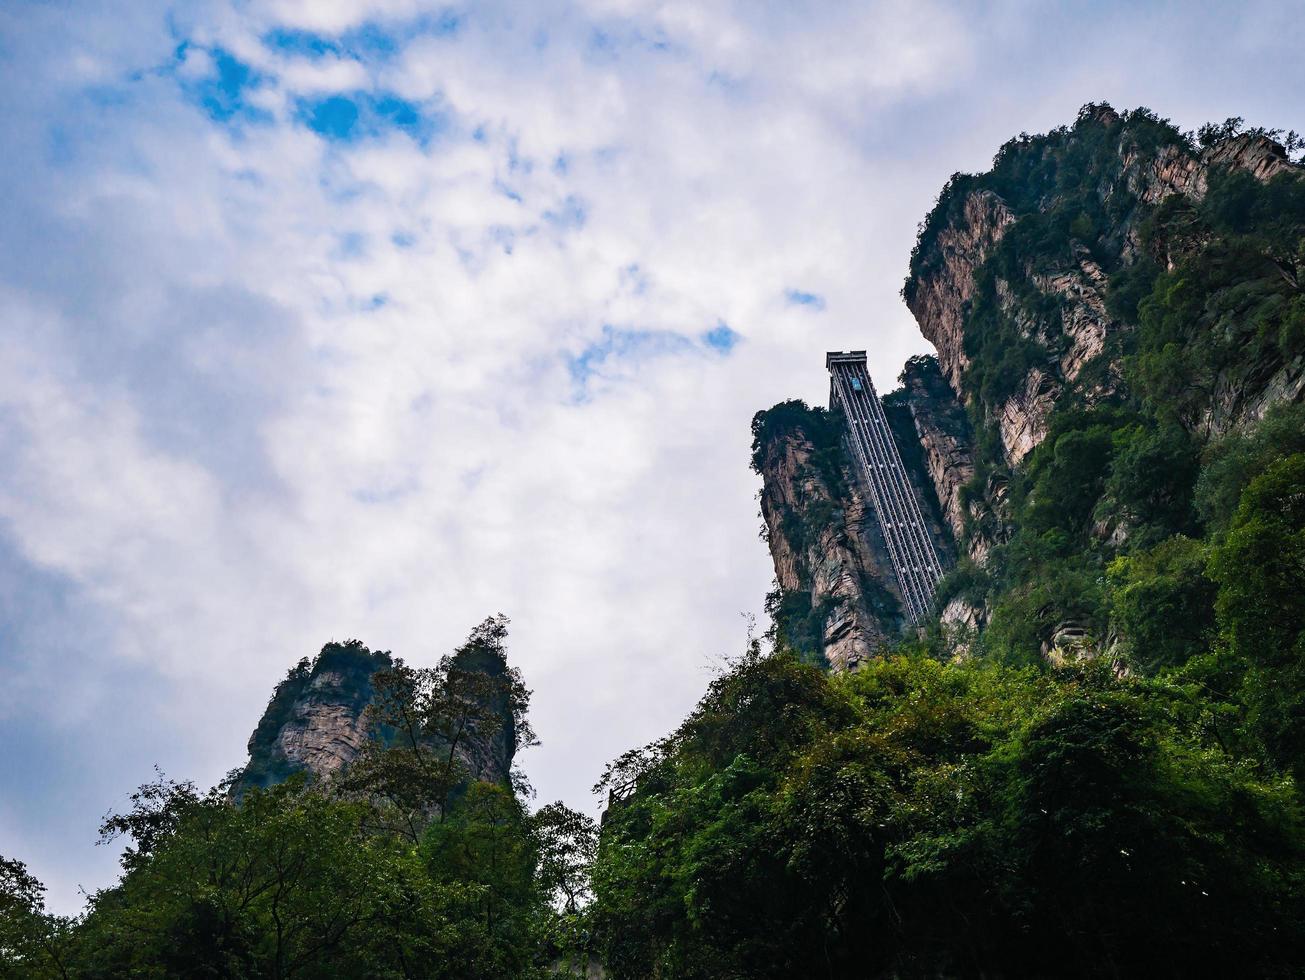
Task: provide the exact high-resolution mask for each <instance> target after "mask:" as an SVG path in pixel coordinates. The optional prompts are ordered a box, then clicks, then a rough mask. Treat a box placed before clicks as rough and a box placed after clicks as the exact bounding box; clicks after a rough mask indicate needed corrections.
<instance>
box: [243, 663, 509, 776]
mask: <svg viewBox="0 0 1305 980" xmlns="http://www.w3.org/2000/svg"><path fill="white" fill-rule="evenodd" d="M467 656H475V655H474V654H459V657H463V658H464V659H465V657H467ZM391 666H392V660H391V658H390V654H388V653H385V652H382V651H376V652H373V651H371V650H368V649H367V647H365V646H364V645H363V644H362V643H360V642H359V641H357V640H350V641H348V642H347V643H328V644H327V645H326V646H324V647H322V650H321V652H320V653H319V654H318V655H317V657H316V658H315V659H313V660H311V661H310V660H309V659H308V658H304V659H303V660H301V661H300V662H299V664H298V665H297V666H296V667H294V668H293V669H292V670H291V671H290V673H289V674H288V675H287V676H286V678H285V679H284V680H283V681H281V683H280V684H278V685H277V688H276V691H275V692H274V693H273V695H272V698H271V700H270V701H269V702H268V705H267V709H266V710H265V711H264V712H263V717H262V719H261V720H260V721H259V723H258V727H257V728H255V729H254V733H253V734H252V735H251V736H250V737H249V762H248V764H247V765H246V766H245V769H244V772H243V774H242V775H241V778H240V781H239V783H238V784H237V787H236V794H237V796H238V795H240V794H242V793H244V792H245V791H246V790H248V789H250V788H252V787H267V786H272V785H275V784H277V783H280V782H283V781H284V780H286V779H287V778H289V777H290V776H291V775H293V774H295V773H300V772H302V773H307V774H308V775H309V776H310V777H312V778H315V779H328V778H330V777H332V776H335V775H337V774H338V773H340V772H341V771H342V770H343V769H344V768H345V767H347V766H348V765H349V763H351V762H352V761H353V760H354V759H356V758H357V757H358V755H359V753H360V752H361V751H362V749H363V747H364V746H365V745H366V744H367V741H368V740H369V739H370V738H372V737H373V733H372V732H371V730H370V725H369V720H368V718H367V714H366V711H367V707H368V705H370V704H371V703H372V700H373V697H374V695H375V692H374V690H373V687H372V675H373V674H375V673H376V672H377V671H382V670H387V669H388V668H390V667H391ZM462 666H463V667H464V668H465V669H468V670H479V671H483V672H485V673H488V674H491V675H495V674H499V673H502V671H503V670H504V669H505V667H504V665H503V664H502V662H501V660H499V659H497V658H493V657H489V658H488V659H486V660H485V662H480V661H477V662H474V663H471V662H468V663H464V664H462ZM495 710H496V711H498V712H499V713H500V714H501V715H502V716H503V720H502V722H501V723H500V724H497V725H495V726H492V728H493V730H491V731H487V732H476V733H473V735H472V737H471V738H469V739H467V740H465V742H464V743H463V744H462V745H461V746H460V747H459V751H458V752H457V757H458V758H459V760H460V761H461V763H462V764H463V766H464V768H465V770H466V771H467V773H468V774H469V776H470V777H471V778H473V779H485V780H489V781H492V782H504V781H506V780H507V779H508V775H509V773H510V771H511V768H512V754H513V746H514V744H515V743H514V739H513V729H512V716H511V712H510V710H508V709H507V707H506V705H501V706H495Z"/></svg>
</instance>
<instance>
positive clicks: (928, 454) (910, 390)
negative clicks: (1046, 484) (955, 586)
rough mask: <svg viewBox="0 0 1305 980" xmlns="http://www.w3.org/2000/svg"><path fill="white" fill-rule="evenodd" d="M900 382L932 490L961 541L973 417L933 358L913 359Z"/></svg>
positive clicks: (966, 510) (971, 463) (966, 515)
mask: <svg viewBox="0 0 1305 980" xmlns="http://www.w3.org/2000/svg"><path fill="white" fill-rule="evenodd" d="M902 384H903V388H904V392H905V402H906V405H907V408H908V409H909V410H910V413H911V421H912V423H913V425H914V428H915V436H916V438H917V439H918V440H919V443H920V448H921V451H922V454H923V458H924V468H925V472H926V473H927V474H928V476H929V485H930V490H931V491H932V493H933V496H934V497H935V498H936V500H937V502H938V506H939V510H940V512H941V515H942V518H943V520H945V521H946V522H947V526H948V528H949V529H950V530H951V534H952V537H953V539H954V540H957V541H959V540H961V539H962V537H963V536H964V534H965V529H966V523H967V519H968V518H969V516H970V511H969V508H968V507H967V506H966V505H965V503H964V502H963V500H962V493H961V488H962V487H963V486H965V485H966V484H967V483H969V482H970V481H971V480H972V479H974V438H973V435H972V434H971V432H970V423H969V420H968V419H967V418H966V417H965V409H964V408H963V407H962V406H961V403H960V401H959V400H958V399H957V397H956V392H955V391H953V390H952V387H951V385H950V384H948V383H947V379H946V378H945V377H943V374H942V371H941V370H940V366H939V363H938V361H937V360H935V359H934V358H931V357H913V358H911V360H909V361H908V362H907V363H906V367H905V369H904V370H903V371H902Z"/></svg>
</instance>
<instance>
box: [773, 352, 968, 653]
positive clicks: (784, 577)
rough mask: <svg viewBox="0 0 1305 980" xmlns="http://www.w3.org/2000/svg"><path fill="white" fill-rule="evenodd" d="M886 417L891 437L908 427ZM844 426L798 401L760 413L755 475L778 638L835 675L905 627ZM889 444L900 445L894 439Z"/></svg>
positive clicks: (892, 413) (916, 459) (915, 459)
mask: <svg viewBox="0 0 1305 980" xmlns="http://www.w3.org/2000/svg"><path fill="white" fill-rule="evenodd" d="M934 370H935V376H937V369H936V368H935V369H934ZM938 377H939V379H940V376H938ZM944 386H945V383H944ZM886 401H887V400H886ZM885 408H886V411H887V414H888V417H889V422H890V425H893V426H894V429H895V430H900V429H901V428H902V427H903V426H906V427H908V428H909V426H910V425H911V421H910V420H911V416H910V414H909V413H907V411H906V409H905V408H904V407H903V406H901V405H897V404H894V405H889V404H886V405H885ZM841 424H842V423H841V419H840V418H838V417H836V416H832V415H830V414H829V413H827V412H825V411H823V410H822V409H814V410H813V409H809V408H807V407H806V406H805V405H803V404H801V403H800V402H786V403H784V404H782V405H777V406H776V407H775V408H773V409H771V410H770V411H769V412H761V413H758V416H757V420H755V421H754V423H753V426H754V432H755V433H756V434H757V440H756V443H755V446H754V466H755V468H756V470H757V472H758V473H760V475H761V477H762V492H761V516H762V519H763V520H764V522H765V536H766V539H767V541H768V543H769V545H770V553H771V557H772V558H773V559H774V563H775V580H776V585H777V589H776V591H775V593H773V594H772V596H771V603H770V605H771V612H772V615H773V616H774V618H775V624H776V628H777V632H778V634H779V635H778V639H779V640H780V641H781V642H783V643H785V644H786V645H788V646H790V647H793V648H795V649H798V650H800V651H802V652H804V653H807V654H809V655H812V656H819V657H821V658H822V659H823V661H824V662H825V663H827V664H828V665H829V666H830V667H831V668H832V669H834V670H849V669H853V668H855V667H856V665H857V664H859V663H861V662H862V661H864V660H865V659H867V658H868V657H872V656H875V655H876V654H877V653H879V652H880V650H881V649H882V648H883V647H884V646H885V645H886V644H887V643H888V642H889V640H890V639H894V638H896V637H897V636H898V635H899V634H900V632H901V630H902V627H903V625H904V619H903V614H902V605H901V595H900V592H899V590H898V584H897V580H896V577H895V575H894V573H893V567H892V563H891V561H890V560H889V557H888V550H887V545H886V544H885V542H884V538H883V532H882V530H881V529H880V527H879V522H878V519H877V518H876V517H875V514H874V510H873V508H872V507H871V505H870V504H869V502H868V500H867V499H866V497H865V495H864V493H863V491H862V489H861V486H860V483H859V481H858V480H857V479H856V478H855V475H854V473H853V471H852V466H851V461H850V459H849V458H848V456H847V453H846V451H845V448H844V445H843V441H842V433H841V429H840V427H841ZM914 436H915V434H914V432H913V431H911V432H910V438H911V440H912V443H911V444H908V445H901V448H902V450H903V452H902V456H903V462H904V464H905V465H906V467H907V472H908V475H909V476H910V477H911V480H912V483H913V485H914V486H915V489H916V493H917V497H918V498H919V503H920V507H921V511H922V512H923V513H924V514H925V515H926V520H929V518H928V515H930V514H936V513H937V505H936V502H935V501H934V500H932V496H933V490H932V486H933V484H932V481H931V478H930V474H929V473H928V472H926V470H925V465H924V462H923V454H922V453H921V452H919V447H918V446H916V445H914ZM896 438H897V439H898V442H899V445H900V444H901V443H902V441H903V440H902V433H901V432H900V431H897V432H896ZM929 523H931V525H932V527H931V530H932V532H933V535H934V539H935V547H937V548H938V549H939V552H940V556H941V557H942V558H943V560H944V562H947V561H948V560H949V559H950V555H951V548H952V544H951V536H950V534H949V533H948V531H947V529H946V527H945V526H944V525H943V524H942V522H940V521H938V520H937V519H934V520H931V521H929Z"/></svg>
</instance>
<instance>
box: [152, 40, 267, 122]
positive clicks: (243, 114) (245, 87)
mask: <svg viewBox="0 0 1305 980" xmlns="http://www.w3.org/2000/svg"><path fill="white" fill-rule="evenodd" d="M189 48H190V44H189V43H188V42H187V43H183V44H181V45H180V46H178V48H177V51H176V60H177V61H178V62H180V61H181V60H183V59H184V58H185V56H186V52H187V51H188V50H189ZM208 54H209V57H210V58H212V59H213V68H214V73H213V74H211V75H209V76H208V77H207V78H202V79H200V80H198V81H183V82H182V83H181V88H182V91H183V92H185V93H186V95H187V97H189V98H190V100H191V101H193V102H194V103H196V104H197V105H198V106H199V107H200V108H201V109H203V110H204V112H205V114H207V115H208V117H209V118H210V119H212V120H214V121H215V122H220V123H226V124H227V125H234V124H236V123H239V122H271V121H272V116H271V114H270V113H268V112H267V110H265V109H260V108H259V107H257V106H255V105H252V104H251V103H250V102H249V100H248V95H249V93H250V92H251V91H253V90H255V89H258V88H260V87H262V86H263V85H264V84H266V81H267V80H266V79H265V78H264V77H263V76H262V75H260V74H259V73H258V72H256V71H254V69H253V68H251V67H250V66H249V65H247V64H245V63H244V62H243V61H241V60H240V59H239V58H237V57H236V56H235V55H233V54H231V52H229V51H226V50H224V49H222V48H209V49H208Z"/></svg>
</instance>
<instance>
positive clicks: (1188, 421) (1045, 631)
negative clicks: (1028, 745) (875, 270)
mask: <svg viewBox="0 0 1305 980" xmlns="http://www.w3.org/2000/svg"><path fill="white" fill-rule="evenodd" d="M1281 135H1282V134H1280V133H1278V132H1276V131H1264V130H1252V131H1247V132H1243V131H1242V128H1241V124H1240V120H1229V121H1228V122H1226V123H1224V124H1222V125H1217V126H1207V127H1203V128H1202V129H1201V130H1200V131H1199V132H1198V133H1196V134H1185V133H1182V132H1180V131H1178V130H1177V129H1175V128H1174V127H1173V126H1172V125H1171V124H1169V123H1168V122H1166V121H1165V120H1163V119H1160V118H1158V117H1157V116H1155V115H1154V114H1153V113H1151V112H1149V111H1148V110H1145V109H1138V110H1134V111H1132V112H1125V113H1118V112H1116V111H1115V110H1114V109H1112V108H1110V107H1109V106H1106V105H1089V106H1085V107H1084V109H1083V110H1082V111H1081V112H1080V114H1079V116H1078V119H1077V120H1076V121H1075V122H1074V123H1073V124H1072V125H1070V126H1065V127H1061V128H1059V129H1056V130H1053V131H1052V132H1050V133H1047V134H1044V135H1040V136H1029V135H1027V134H1021V135H1020V136H1019V137H1017V138H1016V139H1013V140H1011V141H1009V142H1008V143H1007V144H1006V145H1004V146H1003V147H1002V148H1001V150H1000V151H999V152H998V153H997V155H996V157H995V158H994V161H993V166H992V169H991V170H990V171H988V172H986V173H982V174H957V175H955V176H953V177H952V179H951V180H950V181H949V182H948V183H947V185H946V187H945V188H944V189H943V191H942V193H941V194H940V196H939V199H938V202H937V204H936V206H935V207H934V208H933V210H932V211H931V212H930V214H929V215H928V216H927V217H926V219H925V221H924V222H923V223H922V224H921V226H920V232H919V237H918V240H917V244H916V247H915V250H914V251H913V253H912V255H911V261H910V274H909V275H908V277H907V279H906V282H905V285H904V287H903V290H902V295H903V298H904V300H905V301H906V304H907V306H908V308H909V309H910V310H911V312H912V313H913V314H914V316H915V317H916V320H917V321H918V323H919V326H920V330H921V333H922V334H923V335H924V337H925V338H926V339H927V340H929V341H930V342H931V343H932V344H933V345H934V347H935V348H936V350H937V356H936V358H933V357H922V358H913V359H912V360H911V361H910V362H908V364H907V365H906V368H905V370H904V371H903V373H902V376H901V381H902V388H901V389H900V390H899V391H896V392H892V393H890V394H889V395H887V396H886V397H885V398H884V404H885V411H886V413H887V414H888V417H889V421H890V425H892V426H893V428H894V432H895V435H896V437H897V440H898V444H899V447H900V448H901V450H902V455H903V458H904V462H906V463H907V465H908V469H909V470H910V471H911V477H912V481H913V482H914V484H915V486H916V490H917V494H918V495H919V497H920V499H921V501H922V510H923V511H924V512H925V513H926V514H932V515H933V516H934V518H935V519H936V520H935V523H936V525H937V526H936V527H935V538H936V540H937V541H938V544H939V548H940V551H942V553H943V554H944V555H948V556H949V557H952V558H954V557H956V556H959V558H960V561H959V563H957V564H956V567H955V569H954V573H953V574H951V575H949V576H948V577H947V578H946V579H944V582H943V583H942V585H941V587H940V592H941V595H940V597H939V599H938V603H937V606H938V609H937V612H938V614H939V619H940V620H941V622H942V623H943V624H944V626H948V625H950V626H954V627H957V628H958V629H957V630H948V629H944V630H942V631H941V633H942V635H943V638H944V642H943V643H942V645H941V646H940V647H939V649H940V650H942V651H944V652H945V651H946V650H947V649H950V650H951V651H952V652H953V653H955V652H957V651H959V650H964V649H969V648H970V647H971V645H972V644H971V640H972V639H979V640H982V641H983V642H984V643H985V644H986V645H987V646H988V647H989V648H991V649H992V650H995V651H998V652H999V655H1001V656H1014V657H1034V658H1041V659H1043V660H1045V661H1049V662H1052V663H1062V662H1068V661H1069V660H1075V659H1081V658H1082V657H1084V656H1093V655H1098V654H1100V653H1102V652H1105V653H1108V654H1109V655H1110V656H1112V657H1114V656H1115V654H1116V652H1117V651H1118V650H1119V649H1121V641H1120V640H1119V633H1118V631H1117V629H1116V626H1117V624H1115V623H1113V621H1112V619H1111V608H1110V602H1109V600H1108V597H1107V592H1108V590H1109V588H1110V587H1111V585H1110V583H1108V582H1107V576H1106V572H1107V568H1108V567H1109V566H1110V563H1111V561H1112V560H1113V559H1114V558H1115V557H1117V556H1120V555H1126V554H1129V553H1130V552H1131V551H1133V550H1144V549H1146V548H1149V547H1152V546H1155V545H1156V544H1157V542H1162V541H1164V540H1165V539H1166V538H1169V537H1175V536H1176V537H1180V538H1181V537H1183V536H1188V535H1197V534H1199V533H1201V530H1202V521H1203V520H1204V519H1205V518H1204V517H1203V516H1202V514H1201V513H1200V508H1199V507H1198V506H1197V505H1196V504H1195V503H1194V497H1193V494H1194V492H1195V491H1194V483H1195V480H1196V473H1197V471H1198V470H1199V467H1200V460H1201V458H1202V454H1203V453H1204V451H1205V449H1206V448H1208V447H1209V446H1210V445H1211V444H1212V443H1214V442H1217V441H1218V440H1219V439H1221V438H1222V437H1224V436H1225V435H1227V434H1228V433H1230V432H1232V431H1233V430H1240V429H1244V428H1246V427H1249V426H1252V425H1254V424H1255V423H1256V422H1257V421H1258V420H1260V419H1262V418H1263V417H1265V415H1266V414H1267V413H1270V412H1273V411H1277V410H1278V408H1279V407H1282V406H1284V403H1292V402H1300V401H1302V400H1303V399H1305V294H1303V293H1302V285H1303V284H1305V250H1303V248H1305V164H1302V163H1300V162H1295V161H1293V160H1292V159H1291V158H1290V153H1289V152H1288V150H1287V148H1286V147H1284V145H1283V144H1282V143H1280V142H1279V141H1278V138H1279V137H1280V136H1281ZM1294 140H1295V138H1294V137H1291V136H1288V137H1287V138H1286V143H1287V145H1288V146H1292V147H1295V148H1299V142H1295V141H1294ZM867 346H870V345H867ZM1284 410H1285V409H1284ZM837 428H838V423H837V420H834V419H831V418H830V417H829V416H828V414H827V413H822V411H821V410H819V409H815V410H812V409H807V408H806V406H801V405H800V404H798V403H784V404H783V405H779V406H776V407H775V408H774V409H772V410H770V412H765V413H759V415H758V417H757V419H755V420H754V423H753V431H754V436H755V437H756V438H755V439H754V459H753V464H754V468H756V469H757V471H758V472H759V473H760V474H761V475H762V478H763V489H762V493H761V511H762V517H763V519H764V521H765V525H766V528H765V535H766V537H767V539H768V540H769V542H770V546H771V553H772V556H773V557H774V561H775V570H776V582H777V589H776V592H775V593H774V594H772V596H771V601H770V608H771V612H772V615H773V618H774V623H775V631H776V635H777V639H779V640H780V641H782V642H784V643H786V644H788V645H789V646H792V647H795V648H797V649H801V650H810V651H815V652H817V653H822V654H823V655H824V658H825V659H826V660H827V661H828V662H829V663H830V664H831V665H833V666H835V667H850V666H855V665H856V663H858V662H860V661H861V660H864V659H865V657H867V656H870V655H873V654H874V653H875V652H876V651H877V650H879V649H881V648H882V647H884V646H885V645H886V644H888V643H889V642H890V641H891V640H892V639H894V638H895V637H897V636H899V635H900V634H901V627H902V619H901V614H900V610H899V607H898V603H897V596H896V583H895V580H894V577H893V575H892V572H891V569H890V567H889V564H888V562H887V561H886V560H885V555H884V546H883V542H882V540H881V537H880V535H879V534H878V529H877V528H876V526H875V522H874V520H873V517H872V515H870V514H869V513H868V512H867V508H866V506H865V503H864V501H863V500H862V499H861V498H860V494H859V487H858V481H857V480H856V479H854V478H853V475H852V473H851V472H850V470H849V468H848V466H847V461H846V459H845V458H844V457H843V456H842V455H841V444H840V440H839V438H838V433H837V432H836V430H837ZM989 626H991V627H992V629H991V630H989ZM962 633H963V634H964V637H962V638H960V639H958V637H961V636H962ZM989 634H991V636H989ZM930 635H937V634H930ZM985 637H987V638H988V639H986V640H985V639H984V638H985ZM931 642H932V641H931Z"/></svg>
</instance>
